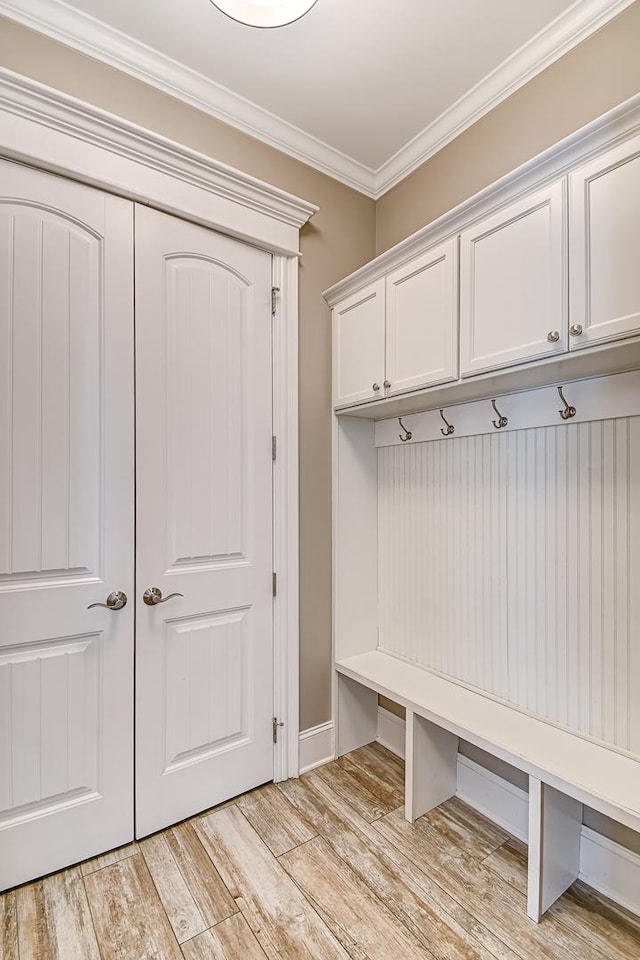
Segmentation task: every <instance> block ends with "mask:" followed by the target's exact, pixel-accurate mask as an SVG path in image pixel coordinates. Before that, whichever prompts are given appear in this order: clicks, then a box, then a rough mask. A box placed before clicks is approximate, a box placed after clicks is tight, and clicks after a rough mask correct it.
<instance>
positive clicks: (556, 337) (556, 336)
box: [547, 330, 560, 343]
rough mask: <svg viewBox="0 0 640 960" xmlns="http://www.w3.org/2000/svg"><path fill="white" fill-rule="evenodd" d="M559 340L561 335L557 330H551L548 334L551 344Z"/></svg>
mask: <svg viewBox="0 0 640 960" xmlns="http://www.w3.org/2000/svg"><path fill="white" fill-rule="evenodd" d="M559 339H560V334H559V333H558V331H557V330H550V331H549V333H548V334H547V340H548V341H549V343H557V342H558V340H559Z"/></svg>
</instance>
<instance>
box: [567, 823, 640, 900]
mask: <svg viewBox="0 0 640 960" xmlns="http://www.w3.org/2000/svg"><path fill="white" fill-rule="evenodd" d="M580 879H581V880H584V882H585V883H588V884H589V886H591V887H594V888H595V889H596V890H599V891H600V893H603V894H604V895H605V896H606V897H610V898H611V900H615V902H616V903H619V904H620V905H621V906H623V907H626V908H627V910H631V912H632V913H637V914H640V856H638V854H637V853H632V852H631V850H627V849H626V847H621V846H620V844H619V843H614V842H613V840H609V839H608V838H607V837H603V836H602V834H600V833H596V832H595V831H594V830H591V829H590V828H589V827H585V826H583V827H582V834H581V838H580Z"/></svg>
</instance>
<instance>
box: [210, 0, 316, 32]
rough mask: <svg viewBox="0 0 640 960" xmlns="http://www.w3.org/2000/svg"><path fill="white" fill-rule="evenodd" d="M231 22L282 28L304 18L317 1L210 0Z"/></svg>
mask: <svg viewBox="0 0 640 960" xmlns="http://www.w3.org/2000/svg"><path fill="white" fill-rule="evenodd" d="M211 2H212V3H213V5H214V7H217V8H218V9H219V10H221V11H222V12H223V13H226V15H227V16H228V17H231V19H232V20H237V21H238V22H239V23H245V24H247V26H249V27H284V26H286V24H288V23H293V22H294V20H299V19H300V17H304V15H305V13H308V12H309V10H311V7H313V6H314V4H315V3H316V2H317V0H211Z"/></svg>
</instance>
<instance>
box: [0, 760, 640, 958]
mask: <svg viewBox="0 0 640 960" xmlns="http://www.w3.org/2000/svg"><path fill="white" fill-rule="evenodd" d="M402 778H403V770H402V764H401V763H400V761H398V760H397V759H396V758H395V757H393V756H392V755H391V754H389V753H388V752H387V751H385V750H384V749H383V748H382V747H379V746H378V745H375V744H373V745H371V746H369V747H364V748H363V749H361V750H357V751H356V752H355V753H353V754H350V755H349V756H347V757H343V758H342V759H341V760H338V761H336V762H335V763H331V764H328V765H327V766H325V767H322V768H320V769H318V770H316V771H314V772H312V773H309V774H307V775H306V776H304V777H302V778H301V779H300V780H297V781H296V780H291V781H289V782H288V783H284V784H281V785H280V786H278V787H276V786H273V785H269V786H266V787H262V788H260V789H258V790H255V791H253V792H252V793H249V794H246V795H245V796H243V797H240V798H238V799H237V800H236V801H234V802H231V803H228V804H224V805H222V806H221V807H216V808H215V809H214V810H211V811H208V812H207V813H205V814H202V815H201V816H199V817H195V818H194V819H192V820H189V821H187V822H186V823H182V824H180V825H179V826H177V827H173V828H171V829H169V830H165V831H164V832H163V833H159V834H156V835H155V836H153V837H150V838H149V839H147V840H143V841H141V842H140V843H134V844H131V845H130V846H127V847H123V848H122V849H120V850H117V851H115V852H113V853H109V854H107V855H105V856H102V857H98V858H97V859H95V860H90V861H88V862H86V863H83V864H81V865H80V866H78V867H73V868H71V869H69V870H64V871H62V872H61V873H58V874H55V875H53V876H50V877H47V878H46V879H44V880H41V881H39V882H37V883H33V884H29V885H27V886H24V887H21V888H19V889H17V890H13V891H10V892H9V893H7V894H5V895H4V896H1V897H0V958H1V960H100V958H101V960H112V958H118V960H264V958H265V957H268V958H273V960H300V958H309V960H338V958H342V960H346V958H353V960H413V958H416V960H417V958H421V960H434V958H437V960H494V958H497V960H514V958H520V960H538V958H545V960H638V958H640V921H638V920H637V919H634V918H633V917H632V916H630V915H629V914H627V913H625V912H624V911H623V910H622V909H619V908H618V907H616V906H615V905H614V904H612V903H610V902H608V901H606V900H604V899H603V898H601V897H598V896H597V895H596V894H595V893H593V891H590V890H589V889H588V888H587V887H585V886H583V885H582V884H576V885H575V886H574V887H572V889H571V890H570V891H569V892H568V893H567V894H565V896H564V897H562V899H561V900H559V901H558V903H557V904H556V905H555V906H554V907H552V909H551V910H550V911H549V913H548V914H547V916H546V917H545V918H544V920H543V922H542V923H541V924H540V926H536V925H535V924H533V923H531V921H529V920H527V918H526V915H525V900H526V897H525V887H526V848H524V847H523V845H522V844H520V843H518V842H517V841H516V840H514V839H513V838H511V837H509V836H508V835H507V834H506V833H505V832H504V831H502V830H500V829H499V828H497V827H495V826H493V825H492V824H491V823H489V822H488V821H487V820H485V819H484V818H482V817H481V816H479V815H478V814H476V813H474V812H473V811H472V810H470V809H469V808H468V807H465V806H464V805H463V804H462V803H460V802H459V801H457V800H451V801H449V802H448V803H446V804H444V805H443V806H442V807H440V808H439V809H438V810H436V811H433V812H431V813H430V814H428V815H427V816H425V817H423V818H422V819H421V820H419V821H418V822H417V823H415V824H413V825H410V824H407V823H406V822H405V820H404V819H403V815H402V809H401V804H402V799H403V798H402Z"/></svg>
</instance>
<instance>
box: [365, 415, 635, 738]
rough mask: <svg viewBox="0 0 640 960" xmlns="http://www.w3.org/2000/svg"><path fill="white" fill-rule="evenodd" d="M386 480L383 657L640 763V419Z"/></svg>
mask: <svg viewBox="0 0 640 960" xmlns="http://www.w3.org/2000/svg"><path fill="white" fill-rule="evenodd" d="M378 468H379V469H378V487H379V498H378V502H379V625H380V626H379V645H380V647H381V648H382V649H384V650H385V651H388V652H389V653H393V654H396V655H398V656H400V657H403V658H405V659H408V660H411V661H414V662H417V663H419V664H421V665H422V666H425V667H428V668H429V669H431V670H434V671H437V672H439V673H442V674H444V675H446V676H449V677H452V678H454V679H457V680H460V681H462V682H464V683H467V684H470V685H471V686H473V687H475V688H477V689H480V690H483V691H486V692H487V693H489V694H491V695H493V696H496V697H499V698H501V699H503V700H506V701H509V702H511V703H513V704H515V705H517V706H518V707H520V708H522V709H524V710H526V711H528V712H531V713H534V714H536V715H538V716H541V717H544V718H546V719H548V720H551V721H553V722H555V723H558V724H560V725H562V726H564V727H567V728H569V729H571V730H574V731H577V732H579V733H582V734H585V735H587V736H591V737H594V738H596V739H598V740H602V741H604V742H605V743H607V744H610V745H612V746H616V747H618V748H620V749H623V750H628V751H631V752H632V753H634V754H638V755H640V699H639V698H638V697H637V696H635V697H634V696H633V691H634V690H638V689H639V688H640V642H639V631H640V417H630V418H620V419H616V420H606V421H599V422H592V423H579V424H569V425H565V424H563V425H561V426H557V427H556V426H554V427H538V428H533V429H530V430H521V431H514V432H512V433H506V434H504V435H499V434H494V435H483V436H474V437H462V438H451V440H449V441H448V442H446V443H442V442H429V443H420V444H413V445H410V446H407V447H406V448H403V447H384V448H380V449H379V450H378Z"/></svg>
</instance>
